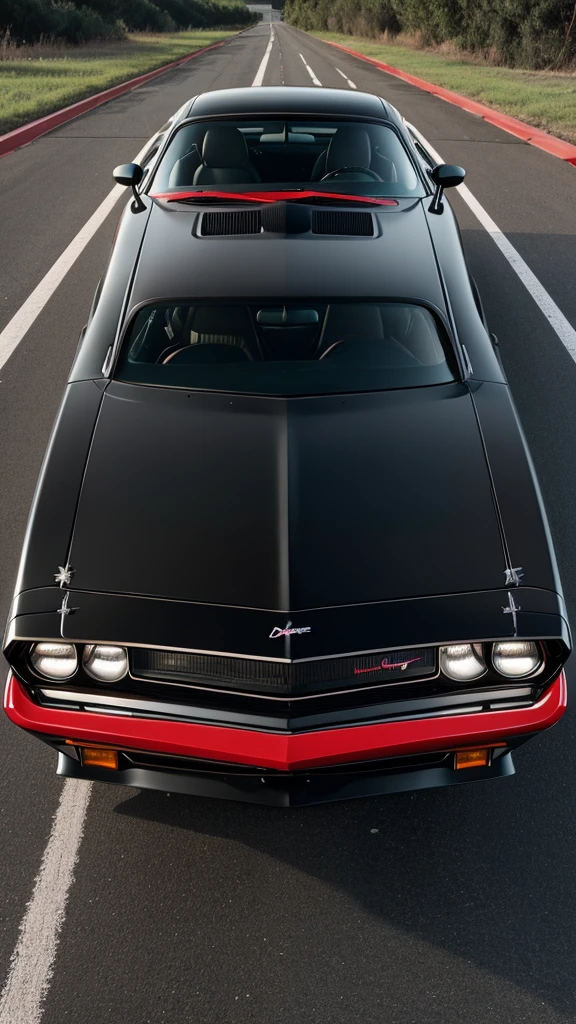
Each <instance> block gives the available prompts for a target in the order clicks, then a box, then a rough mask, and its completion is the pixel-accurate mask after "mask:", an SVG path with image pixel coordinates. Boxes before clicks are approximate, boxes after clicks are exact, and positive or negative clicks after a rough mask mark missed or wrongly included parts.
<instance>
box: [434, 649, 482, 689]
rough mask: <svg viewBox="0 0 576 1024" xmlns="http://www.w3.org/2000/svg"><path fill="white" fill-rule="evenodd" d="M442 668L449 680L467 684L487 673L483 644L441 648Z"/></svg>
mask: <svg viewBox="0 0 576 1024" xmlns="http://www.w3.org/2000/svg"><path fill="white" fill-rule="evenodd" d="M440 668H441V670H442V672H443V673H444V675H445V676H448V678H449V679H456V680H458V681H459V682H462V683H467V682H468V681H469V680H470V679H478V678H479V677H480V676H483V675H484V673H485V671H486V662H485V661H484V658H483V656H482V646H481V644H452V645H451V646H450V647H441V648H440Z"/></svg>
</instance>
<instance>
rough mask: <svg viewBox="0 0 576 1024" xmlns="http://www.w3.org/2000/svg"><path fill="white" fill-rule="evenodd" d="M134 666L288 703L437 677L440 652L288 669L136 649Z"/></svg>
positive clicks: (154, 675) (161, 676)
mask: <svg viewBox="0 0 576 1024" xmlns="http://www.w3.org/2000/svg"><path fill="white" fill-rule="evenodd" d="M131 663H132V664H131V667H132V674H133V675H134V676H136V677H138V678H141V679H157V680H175V681H177V682H181V683H196V684H201V685H203V686H213V687H217V688H227V689H233V690H240V691H246V692H253V693H269V694H274V695H276V694H277V695H279V696H287V697H288V696H299V695H300V696H305V695H307V694H312V693H321V692H322V691H325V690H342V689H347V690H348V689H351V688H356V687H357V688H361V687H366V686H376V685H377V684H379V683H397V682H399V681H402V682H404V681H408V680H411V679H422V678H427V677H430V676H434V675H435V674H436V649H435V648H434V647H413V648H411V649H410V650H403V651H394V652H392V653H387V654H385V653H384V652H381V653H379V654H368V655H365V654H364V655H358V656H356V657H348V658H328V659H323V660H320V661H304V662H297V663H284V662H271V661H256V660H254V661H251V660H248V659H246V658H225V657H221V656H220V655H215V654H186V653H181V652H178V651H157V650H146V649H139V648H135V649H133V650H132V652H131Z"/></svg>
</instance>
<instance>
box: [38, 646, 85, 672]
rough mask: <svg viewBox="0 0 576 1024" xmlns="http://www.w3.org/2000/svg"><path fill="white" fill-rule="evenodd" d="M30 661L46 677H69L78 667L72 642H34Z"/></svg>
mask: <svg viewBox="0 0 576 1024" xmlns="http://www.w3.org/2000/svg"><path fill="white" fill-rule="evenodd" d="M30 661H31V662H32V666H33V668H34V669H35V670H36V672H38V674H39V675H41V676H46V678H47V679H70V677H71V676H73V675H74V673H75V671H76V669H77V668H78V655H77V654H76V648H75V646H74V644H56V643H46V642H44V643H39V644H34V646H33V648H32V651H31V652H30Z"/></svg>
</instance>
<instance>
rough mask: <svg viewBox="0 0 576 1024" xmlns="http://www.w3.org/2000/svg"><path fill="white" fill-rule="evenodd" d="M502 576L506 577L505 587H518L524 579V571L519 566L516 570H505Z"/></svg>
mask: <svg viewBox="0 0 576 1024" xmlns="http://www.w3.org/2000/svg"><path fill="white" fill-rule="evenodd" d="M504 575H505V577H506V580H505V583H506V586H508V587H510V586H513V587H519V586H520V584H521V583H522V580H523V579H524V570H523V568H522V566H521V565H519V566H518V567H517V568H516V569H505V570H504Z"/></svg>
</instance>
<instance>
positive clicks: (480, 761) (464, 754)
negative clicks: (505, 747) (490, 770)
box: [454, 749, 491, 768]
mask: <svg viewBox="0 0 576 1024" xmlns="http://www.w3.org/2000/svg"><path fill="white" fill-rule="evenodd" d="M490 753H491V752H490V750H487V749H485V750H457V751H456V754H455V755H454V767H455V768H485V767H486V765H489V764H490Z"/></svg>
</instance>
